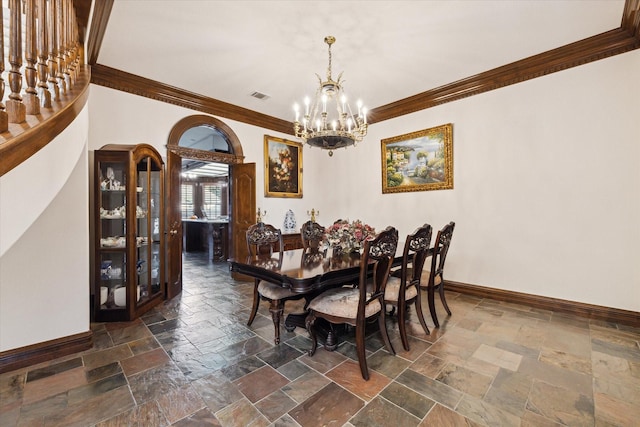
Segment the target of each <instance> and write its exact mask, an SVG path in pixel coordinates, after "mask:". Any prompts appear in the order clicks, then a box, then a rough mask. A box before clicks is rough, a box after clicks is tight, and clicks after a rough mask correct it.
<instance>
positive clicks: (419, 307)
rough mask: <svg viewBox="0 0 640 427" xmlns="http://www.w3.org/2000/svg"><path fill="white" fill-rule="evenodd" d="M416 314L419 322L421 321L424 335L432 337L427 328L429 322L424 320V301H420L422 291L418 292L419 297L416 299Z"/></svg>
mask: <svg viewBox="0 0 640 427" xmlns="http://www.w3.org/2000/svg"><path fill="white" fill-rule="evenodd" d="M415 306H416V314H417V315H418V320H419V321H420V325H422V329H423V330H424V333H425V334H427V335H431V332H430V331H429V328H428V327H427V322H425V320H424V313H422V301H420V291H418V296H417V297H416V302H415Z"/></svg>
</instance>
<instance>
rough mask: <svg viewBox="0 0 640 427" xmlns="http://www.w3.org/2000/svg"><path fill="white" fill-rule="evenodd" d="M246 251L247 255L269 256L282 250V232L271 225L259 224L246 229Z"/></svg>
mask: <svg viewBox="0 0 640 427" xmlns="http://www.w3.org/2000/svg"><path fill="white" fill-rule="evenodd" d="M246 235H247V250H248V251H249V255H251V256H254V255H265V254H266V255H271V254H273V252H280V253H282V250H283V248H284V244H283V241H282V231H281V230H280V229H278V228H275V227H274V226H273V225H270V224H265V223H263V222H259V223H257V224H253V225H252V226H250V227H249V228H248V229H247V233H246Z"/></svg>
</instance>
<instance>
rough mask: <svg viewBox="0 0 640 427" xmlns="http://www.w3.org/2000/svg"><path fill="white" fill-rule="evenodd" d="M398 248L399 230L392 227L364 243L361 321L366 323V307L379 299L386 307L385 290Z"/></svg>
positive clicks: (359, 308) (359, 315) (360, 283)
mask: <svg viewBox="0 0 640 427" xmlns="http://www.w3.org/2000/svg"><path fill="white" fill-rule="evenodd" d="M397 247H398V230H397V229H396V228H394V227H391V226H389V227H387V228H386V229H384V231H381V232H380V233H378V235H377V236H376V237H375V238H374V239H372V240H365V241H364V248H363V251H362V256H361V258H360V276H359V284H358V286H359V287H360V300H359V302H358V314H357V316H358V319H359V320H360V319H362V321H364V318H365V313H366V306H367V305H368V304H369V303H371V302H372V301H374V300H376V299H377V300H379V301H380V304H381V305H382V306H383V307H384V289H385V286H386V285H387V280H388V279H389V273H390V271H391V265H392V264H393V258H394V257H395V254H396V248H397ZM369 278H371V279H369ZM367 284H368V285H369V286H367Z"/></svg>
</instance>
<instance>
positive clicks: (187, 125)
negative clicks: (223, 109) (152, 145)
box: [167, 114, 244, 165]
mask: <svg viewBox="0 0 640 427" xmlns="http://www.w3.org/2000/svg"><path fill="white" fill-rule="evenodd" d="M198 126H210V127H215V128H216V129H218V130H220V131H221V132H222V133H224V134H225V136H226V137H227V140H228V141H229V143H230V144H231V151H232V153H217V152H213V151H205V150H195V149H193V148H186V147H180V145H179V143H180V138H181V137H182V134H184V133H185V132H186V131H187V130H189V129H191V128H194V127H198ZM167 150H168V151H171V152H172V153H175V154H177V155H179V156H180V157H186V158H189V159H195V160H206V161H209V162H215V163H226V164H229V165H232V164H235V163H243V162H244V153H243V152H242V144H240V140H239V139H238V136H237V135H236V134H235V133H234V132H233V130H231V128H230V127H229V126H227V125H226V124H225V123H224V122H222V121H220V120H218V119H216V118H215V117H211V116H206V115H204V114H197V115H194V116H189V117H185V118H184V119H182V120H180V121H178V123H176V124H175V125H174V126H173V128H172V129H171V132H169V138H168V141H167Z"/></svg>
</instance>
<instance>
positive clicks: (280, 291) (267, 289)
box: [258, 281, 300, 300]
mask: <svg viewBox="0 0 640 427" xmlns="http://www.w3.org/2000/svg"><path fill="white" fill-rule="evenodd" d="M258 292H259V293H260V295H262V296H263V297H264V298H266V299H270V300H281V299H286V298H295V297H296V296H300V294H296V293H294V292H291V290H290V289H289V288H283V287H282V286H280V285H276V284H274V283H269V282H264V281H261V282H260V283H259V284H258Z"/></svg>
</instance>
